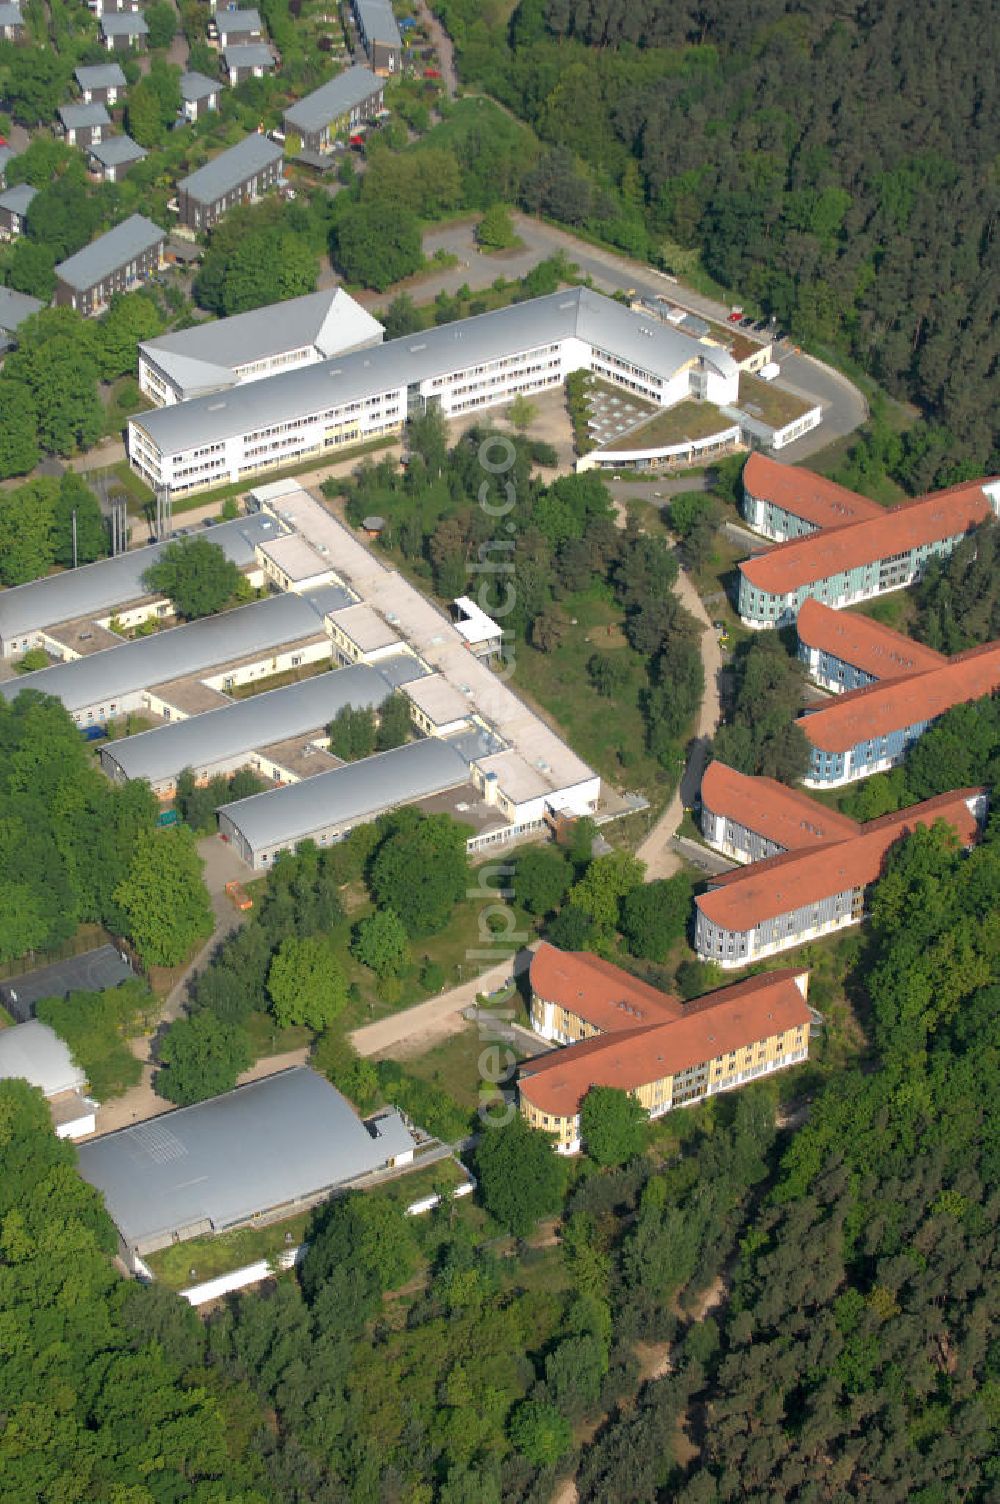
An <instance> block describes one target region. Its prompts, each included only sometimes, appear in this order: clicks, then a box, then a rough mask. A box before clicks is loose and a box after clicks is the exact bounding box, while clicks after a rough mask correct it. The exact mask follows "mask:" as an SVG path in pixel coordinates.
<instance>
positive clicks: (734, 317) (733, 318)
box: [729, 308, 746, 324]
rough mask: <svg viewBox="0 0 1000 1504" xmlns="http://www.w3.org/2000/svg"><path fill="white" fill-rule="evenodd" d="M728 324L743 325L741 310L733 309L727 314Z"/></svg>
mask: <svg viewBox="0 0 1000 1504" xmlns="http://www.w3.org/2000/svg"><path fill="white" fill-rule="evenodd" d="M729 322H730V323H731V324H743V323H745V322H746V320H745V319H744V317H743V309H742V308H734V309H733V311H732V312H731V313H730V314H729Z"/></svg>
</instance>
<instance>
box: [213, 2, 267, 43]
mask: <svg viewBox="0 0 1000 1504" xmlns="http://www.w3.org/2000/svg"><path fill="white" fill-rule="evenodd" d="M215 24H216V26H217V27H218V28H219V36H220V37H224V36H225V35H226V34H227V32H230V31H261V32H262V31H263V30H264V26H263V22H262V21H261V19H260V11H258V10H249V9H248V10H218V11H216V13H215Z"/></svg>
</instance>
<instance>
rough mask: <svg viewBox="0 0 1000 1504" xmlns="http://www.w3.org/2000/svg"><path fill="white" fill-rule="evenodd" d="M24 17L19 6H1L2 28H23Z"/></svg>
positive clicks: (0, 18)
mask: <svg viewBox="0 0 1000 1504" xmlns="http://www.w3.org/2000/svg"><path fill="white" fill-rule="evenodd" d="M23 25H24V17H23V16H22V14H21V7H20V6H19V5H0V26H23Z"/></svg>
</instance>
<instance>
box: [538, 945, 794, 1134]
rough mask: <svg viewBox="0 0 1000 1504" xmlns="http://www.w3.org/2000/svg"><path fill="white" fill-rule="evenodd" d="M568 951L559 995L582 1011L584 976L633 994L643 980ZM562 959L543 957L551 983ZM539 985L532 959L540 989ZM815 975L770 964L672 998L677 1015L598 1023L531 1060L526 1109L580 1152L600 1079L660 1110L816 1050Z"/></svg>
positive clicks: (592, 988)
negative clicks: (583, 1122)
mask: <svg viewBox="0 0 1000 1504" xmlns="http://www.w3.org/2000/svg"><path fill="white" fill-rule="evenodd" d="M546 949H547V950H549V951H551V950H552V947H551V946H549V947H546ZM557 954H558V953H557ZM566 961H567V975H568V976H569V977H570V978H571V981H570V983H569V985H568V987H567V990H566V991H565V992H562V993H559V994H558V995H557V996H556V997H554V998H552V999H550V1001H552V1002H553V1003H554V1004H555V1005H556V1006H557V1007H559V1008H561V1009H565V1010H566V1011H569V1012H572V1011H574V1009H575V1007H576V1005H577V1002H578V1001H579V998H578V993H579V991H580V990H581V986H580V984H582V991H583V992H584V993H587V994H588V995H590V994H591V992H592V994H593V995H596V996H599V995H601V994H602V993H604V992H605V991H606V989H607V988H608V987H610V989H611V992H610V995H612V996H617V995H618V994H622V995H628V994H629V993H630V992H631V989H632V987H633V985H634V979H633V978H632V977H630V976H629V975H628V974H627V973H626V972H621V971H618V968H617V967H614V966H609V965H608V963H607V962H603V961H601V962H599V961H598V960H597V958H596V957H594V956H588V955H583V954H580V953H575V954H572V955H569V956H567V957H566ZM559 964H560V963H558V962H553V960H552V958H551V956H550V957H548V958H547V959H546V960H545V961H544V962H543V974H544V977H545V985H546V986H547V987H548V988H549V990H553V983H554V982H555V980H556V979H557V978H558V976H559V975H560V973H559V971H558V969H557V968H558V966H559ZM553 968H556V969H553ZM588 971H590V972H591V973H592V980H591V982H590V983H589V984H588V983H587V982H585V981H584V973H585V972H588ZM615 972H617V973H618V977H619V981H618V983H617V984H615V983H614V982H613V980H612V973H615ZM534 985H535V977H534V966H533V967H532V991H534ZM640 985H644V984H640ZM808 985H809V974H808V972H805V971H799V970H794V969H791V968H789V969H786V970H783V971H775V972H767V973H764V974H763V975H761V976H755V977H749V978H747V980H746V981H743V982H737V983H736V984H735V985H734V986H732V987H725V988H723V989H721V990H720V991H718V992H713V993H709V994H708V996H706V997H703V998H699V999H698V1000H697V1002H693V1003H688V1004H687V1005H686V1006H685V1007H683V1008H681V1007H680V1006H679V1005H677V1004H674V1003H673V1002H672V1000H668V1001H669V1003H670V1007H671V1008H672V1009H673V1011H674V1013H675V1015H676V1016H672V1017H667V1018H666V1019H664V1020H661V1021H659V1022H654V1021H652V1020H651V1019H650V1020H649V1021H647V1022H642V1023H634V1024H633V1025H632V1026H631V1027H629V1028H613V1029H612V1030H611V1031H610V1032H607V1033H605V1032H599V1033H596V1034H594V1035H592V1036H591V1037H589V1038H587V1039H585V1040H583V1041H582V1042H580V1043H577V1044H571V1045H569V1046H568V1047H567V1048H566V1049H561V1050H553V1051H552V1052H551V1053H550V1054H547V1055H540V1056H536V1057H535V1058H534V1059H533V1060H527V1061H524V1062H523V1063H522V1065H521V1067H520V1071H519V1076H518V1093H519V1098H520V1106H521V1112H522V1113H523V1115H524V1117H525V1118H526V1119H527V1121H528V1122H529V1123H530V1124H531V1125H532V1126H533V1127H536V1128H541V1129H543V1130H544V1131H546V1132H548V1133H552V1134H554V1135H555V1139H556V1147H557V1148H558V1149H559V1150H560V1151H562V1152H563V1153H573V1152H575V1151H576V1150H577V1149H579V1148H580V1147H581V1139H580V1107H581V1104H582V1102H583V1099H584V1097H585V1096H586V1095H587V1093H588V1091H590V1089H591V1087H593V1086H610V1087H615V1088H617V1089H618V1090H620V1091H626V1092H628V1093H629V1094H630V1095H632V1096H634V1097H635V1098H636V1099H637V1100H638V1101H639V1102H641V1103H642V1105H643V1106H644V1107H645V1108H646V1110H647V1111H648V1112H649V1114H650V1116H651V1117H659V1116H661V1115H662V1114H663V1113H665V1112H670V1111H671V1110H672V1109H673V1108H675V1107H683V1106H687V1105H690V1104H691V1103H694V1102H700V1101H703V1100H704V1099H705V1098H706V1097H709V1096H714V1095H715V1094H716V1093H717V1092H720V1091H729V1090H732V1089H733V1088H734V1087H737V1086H741V1085H743V1084H745V1083H746V1082H747V1081H751V1080H755V1079H757V1078H759V1077H760V1076H764V1075H769V1074H771V1073H772V1072H773V1071H776V1070H782V1069H785V1068H787V1067H788V1066H790V1065H794V1064H796V1063H797V1062H798V1061H800V1060H804V1059H805V1058H806V1057H807V1055H808V1052H809V1024H810V1020H811V1014H810V1011H809V1008H808V1006H807V1004H806V994H807V991H808ZM650 990H651V991H652V990H653V989H650Z"/></svg>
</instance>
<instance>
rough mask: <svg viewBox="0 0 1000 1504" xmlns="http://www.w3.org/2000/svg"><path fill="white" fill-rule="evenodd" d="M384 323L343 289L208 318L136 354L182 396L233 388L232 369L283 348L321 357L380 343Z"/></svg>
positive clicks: (146, 345) (147, 342)
mask: <svg viewBox="0 0 1000 1504" xmlns="http://www.w3.org/2000/svg"><path fill="white" fill-rule="evenodd" d="M381 335H382V325H381V324H380V323H379V322H378V320H377V319H375V318H373V317H372V315H371V314H370V313H368V312H367V311H366V310H365V309H364V308H362V307H361V305H360V303H356V302H355V301H354V299H353V298H352V297H351V296H350V295H349V294H348V293H346V292H345V291H344V289H343V288H342V287H336V288H330V289H328V290H327V291H325V292H310V293H306V294H305V296H304V297H301V298H291V299H289V301H288V302H287V303H270V304H268V305H267V306H266V307H264V308H254V309H252V310H251V311H250V312H249V313H237V314H234V315H233V316H232V317H231V318H228V319H209V320H206V322H205V323H203V324H195V325H194V327H193V328H191V329H182V330H180V332H179V333H177V334H164V335H161V336H160V337H159V338H158V339H150V340H145V341H144V342H143V343H142V344H141V345H140V347H139V348H140V350H141V351H142V352H143V353H144V354H145V355H147V356H148V357H149V359H151V360H153V361H155V362H156V364H157V365H158V366H159V367H160V369H161V370H163V371H164V372H166V374H167V375H168V376H170V377H171V379H172V380H174V381H176V382H177V383H178V385H179V386H180V388H181V390H182V391H183V392H184V393H185V395H191V396H195V395H197V393H198V392H199V390H202V391H217V390H218V389H219V388H220V387H221V386H233V385H235V384H236V382H237V380H238V377H237V376H236V373H235V370H234V368H235V367H237V366H243V365H248V364H249V363H250V362H252V361H256V360H266V359H268V358H269V357H270V356H273V355H277V354H280V353H281V352H282V351H284V350H299V349H304V348H305V347H306V346H308V345H313V346H315V348H316V349H317V350H318V351H319V352H320V354H321V355H323V356H331V355H334V354H336V353H337V351H345V350H354V349H357V348H358V347H359V346H361V345H368V344H373V343H378V341H379V340H380V339H381Z"/></svg>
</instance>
